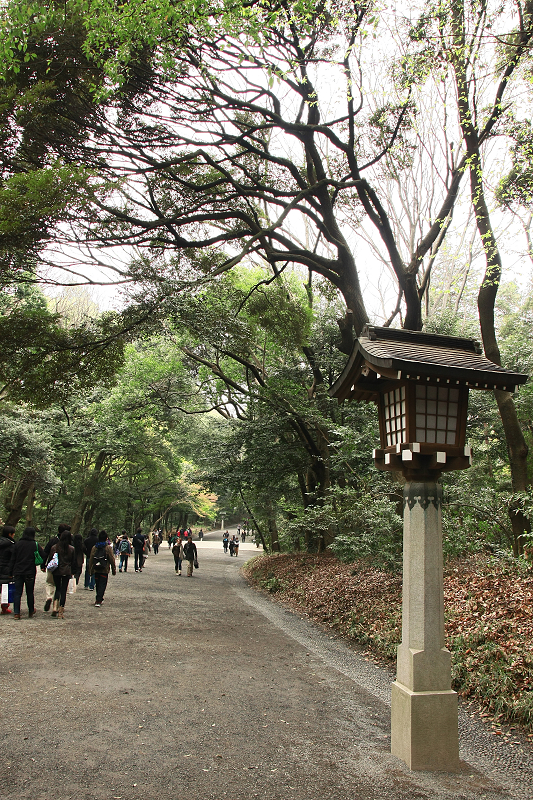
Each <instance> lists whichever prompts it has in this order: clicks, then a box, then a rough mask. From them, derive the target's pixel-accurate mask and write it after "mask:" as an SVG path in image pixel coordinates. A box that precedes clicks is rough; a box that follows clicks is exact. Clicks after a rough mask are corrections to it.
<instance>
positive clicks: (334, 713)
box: [0, 534, 533, 800]
mask: <svg viewBox="0 0 533 800" xmlns="http://www.w3.org/2000/svg"><path fill="white" fill-rule="evenodd" d="M198 550H199V560H200V569H199V570H198V572H197V573H196V574H195V576H194V578H192V579H189V578H187V577H185V576H184V575H183V576H181V577H178V576H176V575H175V573H174V569H173V566H174V565H173V560H172V557H171V554H170V552H169V551H168V549H167V547H166V545H164V546H163V548H162V549H161V550H160V552H159V555H158V556H153V555H151V556H149V558H148V561H147V565H146V569H145V570H143V572H142V573H141V574H135V573H134V572H128V573H127V574H126V575H125V574H119V575H117V576H116V577H115V578H112V577H111V578H110V581H109V586H108V590H107V593H106V598H105V602H104V605H103V607H102V608H101V609H97V608H94V606H93V605H92V603H93V602H94V594H93V593H92V592H87V591H84V590H83V589H81V590H78V592H77V593H76V594H75V595H72V596H69V597H68V599H67V606H66V611H65V619H64V620H63V621H62V620H57V619H52V618H50V617H49V614H45V613H44V612H43V611H42V607H43V603H44V589H43V586H42V583H43V577H42V576H41V573H39V575H38V584H37V588H36V597H37V599H38V606H37V608H38V609H39V611H38V614H37V616H36V618H35V619H33V620H28V618H27V614H26V613H25V609H24V606H23V613H24V614H25V616H24V617H23V619H22V620H20V622H16V621H14V620H13V619H11V618H10V617H9V618H8V617H2V618H1V619H0V653H1V666H2V669H1V673H0V693H1V697H2V701H3V702H2V721H3V725H2V734H1V736H2V739H3V741H2V744H1V750H0V752H1V753H2V756H1V759H0V800H15V798H16V800H25V799H26V798H28V800H30V799H31V800H104V798H105V800H134V799H135V798H145V799H146V800H170V798H172V800H174V799H175V798H176V797H179V798H183V799H184V800H211V799H213V800H223V798H228V800H245V799H246V800H248V798H254V797H260V798H262V799H264V800H304V799H305V800H324V798H332V799H333V800H348V799H349V800H354V798H360V799H361V800H378V799H379V800H381V799H385V798H390V800H404V799H405V800H407V799H408V798H409V800H414V799H415V798H428V800H429V798H437V799H438V800H440V798H443V800H444V799H445V800H460V799H464V800H474V798H476V800H478V799H479V798H487V800H500V799H502V800H503V798H509V799H510V800H512V799H514V798H516V799H517V800H522V798H523V799H524V800H526V798H527V800H531V797H532V796H533V791H532V790H531V787H532V786H533V750H532V747H531V744H530V743H528V742H527V740H525V739H523V738H521V737H516V736H515V735H514V733H513V734H512V736H511V739H510V741H502V740H501V737H496V736H494V735H492V733H491V730H490V728H489V726H487V725H484V724H482V723H480V722H477V721H475V720H473V719H471V718H470V717H468V716H467V715H466V714H464V713H462V714H461V720H460V728H461V731H460V736H461V758H462V759H464V761H463V772H462V773H461V774H459V775H450V774H445V773H443V774H431V773H411V772H409V770H408V769H407V768H406V767H405V765H404V764H403V763H402V762H400V761H399V760H398V759H396V758H393V757H392V756H391V755H390V753H389V747H390V736H389V726H390V709H389V697H390V682H391V679H392V678H391V675H390V674H389V673H388V672H387V670H384V669H383V668H382V667H378V666H376V665H375V664H374V663H373V662H372V661H369V660H367V659H365V657H364V655H363V654H362V653H359V652H357V651H355V650H353V649H351V648H349V647H348V646H346V645H345V644H344V643H343V642H342V641H340V640H338V639H337V638H330V637H329V636H328V634H327V633H325V632H324V631H323V630H322V629H321V628H319V627H317V626H315V625H313V624H311V623H309V622H308V621H307V620H305V619H301V618H300V617H298V616H296V615H293V614H291V613H289V612H288V611H286V610H284V609H283V608H281V607H280V606H278V605H276V604H274V603H272V602H271V601H270V599H269V598H266V597H263V596H261V595H259V594H257V593H256V592H254V591H253V590H251V589H250V588H249V587H248V586H247V585H246V583H245V582H244V580H243V579H242V578H241V576H240V575H239V567H240V566H241V565H242V563H243V562H244V560H245V558H247V557H249V556H250V555H253V554H254V553H255V552H257V551H256V549H255V547H254V546H253V545H249V544H246V545H245V546H244V547H242V546H241V552H240V554H239V557H238V558H230V557H229V555H224V554H223V552H222V546H221V543H220V535H219V534H216V535H215V534H213V535H212V536H209V537H207V539H206V540H204V542H203V543H198ZM130 569H131V568H130ZM23 603H24V599H23Z"/></svg>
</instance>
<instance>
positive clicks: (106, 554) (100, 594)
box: [89, 531, 117, 608]
mask: <svg viewBox="0 0 533 800" xmlns="http://www.w3.org/2000/svg"><path fill="white" fill-rule="evenodd" d="M109 570H111V571H112V572H113V575H116V574H117V565H116V563H115V556H114V554H113V548H112V547H111V545H110V544H108V543H107V533H106V532H105V531H100V533H99V534H98V541H97V542H96V544H95V546H94V547H93V549H92V550H91V555H90V557H89V571H90V573H91V575H94V580H95V586H96V598H95V603H94V605H95V606H96V608H100V607H101V605H102V603H103V602H104V594H105V590H106V588H107V581H108V579H109Z"/></svg>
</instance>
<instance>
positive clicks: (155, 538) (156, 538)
mask: <svg viewBox="0 0 533 800" xmlns="http://www.w3.org/2000/svg"><path fill="white" fill-rule="evenodd" d="M160 543H161V539H160V538H159V531H154V534H153V538H152V547H153V548H154V556H156V555H157V554H158V553H159V545H160Z"/></svg>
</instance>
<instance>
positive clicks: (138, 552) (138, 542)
mask: <svg viewBox="0 0 533 800" xmlns="http://www.w3.org/2000/svg"><path fill="white" fill-rule="evenodd" d="M132 544H133V552H134V554H135V572H142V571H143V563H144V553H143V551H144V536H143V533H142V529H141V528H137V530H136V531H135V536H134V537H133V539H132Z"/></svg>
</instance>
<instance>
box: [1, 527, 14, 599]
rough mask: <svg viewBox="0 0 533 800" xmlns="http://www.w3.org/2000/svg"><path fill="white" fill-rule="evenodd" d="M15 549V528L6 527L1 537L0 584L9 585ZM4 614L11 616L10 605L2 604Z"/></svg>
mask: <svg viewBox="0 0 533 800" xmlns="http://www.w3.org/2000/svg"><path fill="white" fill-rule="evenodd" d="M14 547H15V528H13V527H12V526H11V525H4V528H3V530H2V535H1V536H0V584H2V583H9V581H10V579H11V575H10V574H9V565H10V563H11V555H12V553H13V548H14ZM1 613H2V614H11V609H10V608H9V603H2V612H1Z"/></svg>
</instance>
